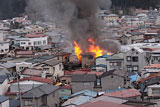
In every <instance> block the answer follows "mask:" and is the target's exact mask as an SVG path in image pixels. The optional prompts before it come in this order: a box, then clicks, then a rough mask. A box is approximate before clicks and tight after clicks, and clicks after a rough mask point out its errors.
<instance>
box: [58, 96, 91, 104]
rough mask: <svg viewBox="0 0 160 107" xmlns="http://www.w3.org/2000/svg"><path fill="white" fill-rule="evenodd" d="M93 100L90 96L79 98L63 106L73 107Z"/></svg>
mask: <svg viewBox="0 0 160 107" xmlns="http://www.w3.org/2000/svg"><path fill="white" fill-rule="evenodd" d="M91 99H92V97H89V96H77V97H74V98H71V99H69V100H67V101H66V102H64V103H63V104H62V105H61V106H62V107H66V106H71V105H80V104H83V103H86V102H88V101H89V100H91Z"/></svg>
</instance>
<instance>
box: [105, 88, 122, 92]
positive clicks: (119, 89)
mask: <svg viewBox="0 0 160 107" xmlns="http://www.w3.org/2000/svg"><path fill="white" fill-rule="evenodd" d="M121 90H125V88H118V89H114V90H106V93H110V92H116V91H121Z"/></svg>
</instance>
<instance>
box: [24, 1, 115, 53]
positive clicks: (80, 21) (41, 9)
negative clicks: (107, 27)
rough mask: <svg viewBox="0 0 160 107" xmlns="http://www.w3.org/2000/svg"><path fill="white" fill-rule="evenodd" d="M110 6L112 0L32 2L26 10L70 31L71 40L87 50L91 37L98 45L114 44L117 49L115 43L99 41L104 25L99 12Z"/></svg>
mask: <svg viewBox="0 0 160 107" xmlns="http://www.w3.org/2000/svg"><path fill="white" fill-rule="evenodd" d="M110 6H111V1H110V0H30V1H29V3H28V7H27V8H26V10H27V12H31V11H32V12H33V11H34V12H37V13H39V14H41V15H42V16H44V18H47V19H48V18H50V19H52V21H54V22H55V23H56V24H58V25H59V26H61V27H63V28H64V30H67V31H69V32H70V35H71V39H72V40H76V41H77V42H78V43H79V44H80V46H81V47H82V49H83V50H85V48H86V47H87V46H88V45H87V43H88V42H87V40H88V38H89V37H92V38H93V39H94V40H95V41H98V42H96V43H98V45H99V44H100V45H101V46H106V47H108V46H110V45H107V44H108V43H112V44H115V47H117V45H116V43H114V42H113V41H110V42H100V41H101V40H100V39H99V36H101V29H102V28H103V27H104V25H103V23H102V21H101V20H100V19H99V18H98V12H99V10H100V9H109V8H110ZM108 38H109V37H108ZM104 43H105V44H104ZM112 46H114V45H111V47H110V48H109V50H110V49H111V50H110V51H112ZM115 47H113V48H114V49H115Z"/></svg>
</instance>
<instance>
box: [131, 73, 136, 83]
mask: <svg viewBox="0 0 160 107" xmlns="http://www.w3.org/2000/svg"><path fill="white" fill-rule="evenodd" d="M137 77H138V74H137V73H136V74H135V75H131V76H130V77H129V78H130V79H131V80H130V81H131V82H135V81H136V80H137Z"/></svg>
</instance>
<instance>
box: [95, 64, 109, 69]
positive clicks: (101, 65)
mask: <svg viewBox="0 0 160 107" xmlns="http://www.w3.org/2000/svg"><path fill="white" fill-rule="evenodd" d="M93 67H103V68H107V65H104V64H98V65H94V66H93Z"/></svg>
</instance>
